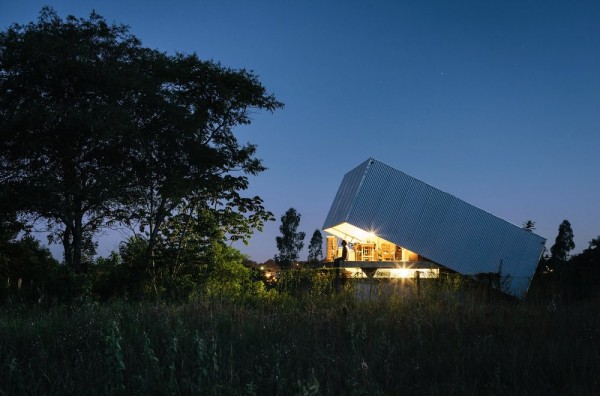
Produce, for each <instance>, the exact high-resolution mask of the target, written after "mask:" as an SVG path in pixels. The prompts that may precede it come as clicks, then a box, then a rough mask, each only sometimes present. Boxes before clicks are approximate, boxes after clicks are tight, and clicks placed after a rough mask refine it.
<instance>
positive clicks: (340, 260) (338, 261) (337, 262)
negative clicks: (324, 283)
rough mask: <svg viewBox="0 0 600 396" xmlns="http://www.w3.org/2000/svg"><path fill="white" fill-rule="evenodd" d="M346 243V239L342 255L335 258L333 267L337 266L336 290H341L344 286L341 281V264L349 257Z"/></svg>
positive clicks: (343, 243) (343, 242)
mask: <svg viewBox="0 0 600 396" xmlns="http://www.w3.org/2000/svg"><path fill="white" fill-rule="evenodd" d="M346 245H347V243H346V241H342V255H341V256H340V257H338V258H336V259H335V260H333V268H335V281H334V282H335V283H334V286H335V291H336V292H340V291H341V287H342V285H341V282H340V264H341V263H343V262H344V261H346V258H347V257H348V248H347V247H346Z"/></svg>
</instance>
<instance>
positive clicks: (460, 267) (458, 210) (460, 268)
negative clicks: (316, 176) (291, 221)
mask: <svg viewBox="0 0 600 396" xmlns="http://www.w3.org/2000/svg"><path fill="white" fill-rule="evenodd" d="M323 229H324V230H325V231H326V232H330V233H333V234H334V235H337V236H342V234H344V235H343V236H342V237H346V236H347V237H349V238H350V239H351V238H353V237H355V238H356V239H361V238H360V236H356V235H353V233H354V232H363V233H364V231H367V232H373V233H374V234H376V235H377V236H378V237H380V238H383V239H385V240H388V241H390V242H392V243H394V244H396V245H400V246H402V247H404V248H406V249H409V250H411V251H413V252H416V253H418V254H419V255H421V256H423V257H426V258H428V259H429V260H432V261H434V262H436V263H438V264H440V265H442V266H444V267H447V268H449V269H451V270H453V271H456V272H459V273H462V274H467V275H474V274H478V273H495V272H498V270H499V268H500V267H501V274H502V275H503V276H506V277H507V279H508V290H507V291H508V292H509V293H510V294H513V295H515V296H518V297H522V296H523V295H524V294H525V292H526V291H527V289H528V288H529V284H530V282H531V278H532V277H533V274H534V272H535V270H536V268H537V264H538V262H539V259H540V257H541V254H542V251H543V248H544V244H545V241H546V240H545V239H544V238H542V237H541V236H539V235H536V234H534V233H533V232H531V231H528V230H525V229H523V228H520V227H518V226H516V225H514V224H511V223H509V222H507V221H505V220H502V219H500V218H499V217H496V216H494V215H492V214H490V213H488V212H486V211H484V210H482V209H479V208H477V207H475V206H473V205H471V204H469V203H467V202H465V201H462V200H460V199H458V198H456V197H454V196H453V195H450V194H448V193H445V192H443V191H441V190H438V189H437V188H434V187H432V186H430V185H428V184H426V183H424V182H422V181H420V180H417V179H415V178H414V177H411V176H409V175H407V174H405V173H403V172H401V171H399V170H397V169H394V168H392V167H390V166H388V165H385V164H383V163H381V162H379V161H377V160H374V159H372V158H370V159H368V160H367V161H365V162H363V163H362V164H360V165H359V166H357V167H356V168H354V169H352V170H351V171H350V172H348V173H347V174H346V175H345V176H344V178H343V180H342V183H341V185H340V187H339V189H338V192H337V194H336V196H335V199H334V200H333V203H332V205H331V209H330V210H329V214H328V215H327V218H326V220H325V223H324V225H323ZM353 230H355V231H353Z"/></svg>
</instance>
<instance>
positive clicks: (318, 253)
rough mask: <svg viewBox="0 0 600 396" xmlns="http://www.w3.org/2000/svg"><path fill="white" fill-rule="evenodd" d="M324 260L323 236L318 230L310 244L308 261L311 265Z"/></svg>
mask: <svg viewBox="0 0 600 396" xmlns="http://www.w3.org/2000/svg"><path fill="white" fill-rule="evenodd" d="M322 259H323V235H321V231H319V230H318V229H317V230H315V232H313V235H312V237H311V238H310V243H309V244H308V261H309V262H311V263H316V262H319V261H320V260H322Z"/></svg>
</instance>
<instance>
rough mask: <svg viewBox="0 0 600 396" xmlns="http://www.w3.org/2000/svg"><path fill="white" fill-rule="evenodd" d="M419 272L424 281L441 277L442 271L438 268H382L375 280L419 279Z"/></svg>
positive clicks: (376, 274)
mask: <svg viewBox="0 0 600 396" xmlns="http://www.w3.org/2000/svg"><path fill="white" fill-rule="evenodd" d="M417 272H419V277H420V278H422V279H423V278H438V277H439V276H440V270H439V269H437V268H389V269H388V268H380V269H378V270H377V272H376V273H375V278H402V279H412V278H416V277H417Z"/></svg>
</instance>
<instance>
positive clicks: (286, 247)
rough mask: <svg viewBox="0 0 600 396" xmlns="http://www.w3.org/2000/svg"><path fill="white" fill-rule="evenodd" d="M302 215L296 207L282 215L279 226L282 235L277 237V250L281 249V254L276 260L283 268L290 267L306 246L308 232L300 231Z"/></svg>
mask: <svg viewBox="0 0 600 396" xmlns="http://www.w3.org/2000/svg"><path fill="white" fill-rule="evenodd" d="M300 217H301V215H300V213H298V212H297V211H296V209H294V208H289V209H288V210H287V211H286V212H285V213H284V215H283V216H281V225H280V226H279V231H280V232H281V236H278V237H276V238H275V243H276V245H277V250H279V254H278V255H276V256H275V261H276V262H277V264H279V265H280V266H281V268H283V269H289V268H290V267H291V265H292V263H293V262H294V261H296V260H298V257H299V256H300V251H301V250H302V248H303V247H304V237H305V236H306V234H305V233H304V232H302V231H298V227H299V226H300Z"/></svg>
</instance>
